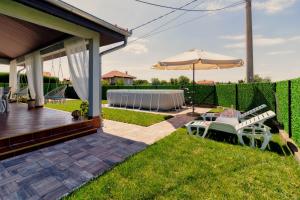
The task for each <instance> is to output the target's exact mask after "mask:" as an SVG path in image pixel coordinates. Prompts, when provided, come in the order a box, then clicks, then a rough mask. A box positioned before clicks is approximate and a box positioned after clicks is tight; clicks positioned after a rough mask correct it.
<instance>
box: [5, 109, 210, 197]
mask: <svg viewBox="0 0 300 200" xmlns="http://www.w3.org/2000/svg"><path fill="white" fill-rule="evenodd" d="M205 111H206V110H205V109H204V110H203V112H205ZM192 119H193V118H191V117H188V116H186V115H184V114H178V115H176V116H175V117H174V118H172V119H169V120H167V121H164V122H161V123H158V124H155V125H152V126H149V127H141V126H137V125H132V124H125V123H121V122H115V121H109V120H104V127H103V128H102V129H101V130H99V131H98V133H95V134H92V135H88V136H85V137H81V138H77V139H73V140H70V141H67V142H64V143H61V144H57V145H54V146H51V147H47V148H43V149H40V150H36V151H33V152H30V153H26V154H22V155H19V156H16V157H13V158H9V159H5V160H2V161H0V199H1V200H2V199H3V200H10V199H59V198H61V197H62V196H63V195H66V194H68V193H70V192H72V191H73V190H74V189H76V188H78V187H79V186H81V185H82V184H84V183H86V182H88V181H89V180H91V179H93V178H95V177H97V176H99V175H101V174H102V173H103V172H105V171H107V170H109V169H111V168H112V167H113V166H115V165H116V164H117V163H120V162H122V161H124V160H125V159H126V158H127V157H128V156H130V155H132V154H134V153H137V152H139V151H141V150H143V149H145V148H146V147H147V146H148V145H149V144H152V143H154V142H155V141H157V140H160V139H161V138H163V137H165V136H167V135H169V134H171V133H172V132H173V131H174V130H176V129H177V128H179V127H181V126H183V125H184V124H185V123H187V122H188V121H190V120H192Z"/></svg>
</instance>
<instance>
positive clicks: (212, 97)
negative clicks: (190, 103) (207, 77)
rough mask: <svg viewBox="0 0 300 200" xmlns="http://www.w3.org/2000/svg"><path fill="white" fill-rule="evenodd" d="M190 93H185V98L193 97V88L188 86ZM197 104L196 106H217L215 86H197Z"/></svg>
mask: <svg viewBox="0 0 300 200" xmlns="http://www.w3.org/2000/svg"><path fill="white" fill-rule="evenodd" d="M186 88H188V89H189V91H190V93H189V94H187V93H185V98H186V99H187V98H189V97H192V91H193V86H192V85H190V86H187V87H186ZM195 104H196V105H216V92H215V86H211V85H195Z"/></svg>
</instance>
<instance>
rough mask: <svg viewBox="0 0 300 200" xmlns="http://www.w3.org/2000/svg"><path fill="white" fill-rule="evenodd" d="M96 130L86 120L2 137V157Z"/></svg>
mask: <svg viewBox="0 0 300 200" xmlns="http://www.w3.org/2000/svg"><path fill="white" fill-rule="evenodd" d="M53 130H54V131H53ZM96 132H97V128H95V127H94V126H93V125H92V124H91V123H90V122H89V121H84V122H82V123H78V124H73V125H66V126H62V127H57V128H54V129H50V130H42V131H39V132H35V133H30V134H25V135H22V136H16V137H11V138H5V139H2V140H1V139H0V159H5V158H8V157H12V156H16V155H19V154H22V153H25V152H29V151H32V150H36V149H39V148H42V147H46V146H50V145H53V144H57V143H59V142H64V141H67V140H71V139H74V138H77V137H82V136H85V135H88V134H92V133H96Z"/></svg>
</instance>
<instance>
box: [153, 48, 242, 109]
mask: <svg viewBox="0 0 300 200" xmlns="http://www.w3.org/2000/svg"><path fill="white" fill-rule="evenodd" d="M243 64H244V61H243V60H242V59H238V58H234V57H230V56H225V55H221V54H216V53H211V52H207V51H203V50H198V49H192V50H189V51H186V52H183V53H180V54H178V55H175V56H172V57H170V58H167V59H164V60H162V61H160V62H158V63H157V64H155V65H154V66H153V67H152V68H153V69H157V70H193V97H192V98H193V102H192V108H193V112H192V113H193V114H195V106H194V103H195V70H211V69H228V68H234V67H241V66H243Z"/></svg>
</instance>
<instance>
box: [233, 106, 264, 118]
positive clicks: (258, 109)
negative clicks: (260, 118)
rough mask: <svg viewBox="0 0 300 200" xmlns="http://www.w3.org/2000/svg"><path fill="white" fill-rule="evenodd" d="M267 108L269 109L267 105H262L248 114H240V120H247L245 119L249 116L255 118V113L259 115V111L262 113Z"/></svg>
mask: <svg viewBox="0 0 300 200" xmlns="http://www.w3.org/2000/svg"><path fill="white" fill-rule="evenodd" d="M266 107H267V105H266V104H262V105H260V106H258V107H256V108H253V109H251V110H249V111H247V112H244V113H243V114H240V115H239V116H238V117H239V119H245V118H247V117H249V116H252V117H253V116H255V113H257V112H258V111H261V110H262V109H264V108H266Z"/></svg>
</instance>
